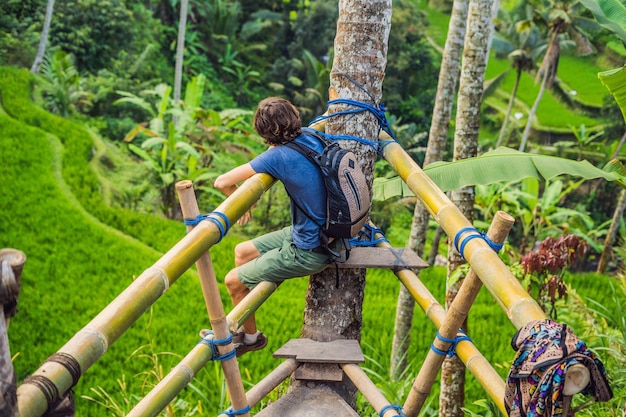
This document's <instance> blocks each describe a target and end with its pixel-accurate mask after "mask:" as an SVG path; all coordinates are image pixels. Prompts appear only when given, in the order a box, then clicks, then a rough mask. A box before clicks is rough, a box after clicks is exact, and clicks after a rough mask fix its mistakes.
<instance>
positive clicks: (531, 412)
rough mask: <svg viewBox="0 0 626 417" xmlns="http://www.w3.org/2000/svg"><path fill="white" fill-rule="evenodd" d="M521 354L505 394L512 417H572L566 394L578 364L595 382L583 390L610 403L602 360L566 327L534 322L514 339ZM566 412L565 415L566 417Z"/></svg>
mask: <svg viewBox="0 0 626 417" xmlns="http://www.w3.org/2000/svg"><path fill="white" fill-rule="evenodd" d="M511 346H512V347H513V349H514V350H516V351H517V354H516V356H515V360H514V361H513V364H512V365H511V369H510V371H509V377H508V379H507V385H506V389H505V393H504V404H505V407H506V410H507V412H508V414H509V416H510V417H537V416H542V417H550V416H551V417H570V416H573V413H572V412H571V411H569V412H568V411H567V410H570V407H569V405H570V402H571V398H572V397H571V396H564V395H563V386H564V384H565V374H566V372H567V369H568V368H569V367H570V366H571V365H574V364H582V365H584V366H585V367H587V369H588V370H589V373H590V377H591V380H590V382H589V384H588V385H587V386H586V387H585V389H583V391H582V393H583V394H585V395H593V396H594V397H595V399H596V401H608V400H610V399H611V398H612V397H613V392H612V391H611V387H610V386H609V383H608V381H607V379H606V371H605V370H604V365H603V364H602V362H600V360H599V359H598V358H597V357H596V356H595V355H594V354H593V352H591V351H590V350H588V349H587V345H586V344H585V342H583V341H582V340H580V339H578V337H576V335H575V334H574V333H573V332H572V331H571V330H570V328H569V327H567V325H565V324H559V323H556V322H553V321H551V320H537V321H532V322H530V323H528V324H526V325H525V326H524V327H522V328H521V329H520V330H519V331H518V332H517V333H516V334H515V336H513V340H512V341H511ZM564 410H565V413H567V414H565V415H564Z"/></svg>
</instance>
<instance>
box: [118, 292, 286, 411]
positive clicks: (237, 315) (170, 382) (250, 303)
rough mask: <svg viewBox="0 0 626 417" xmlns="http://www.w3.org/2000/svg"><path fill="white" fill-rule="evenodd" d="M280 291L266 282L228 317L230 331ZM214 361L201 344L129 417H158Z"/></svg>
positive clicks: (254, 403) (251, 405)
mask: <svg viewBox="0 0 626 417" xmlns="http://www.w3.org/2000/svg"><path fill="white" fill-rule="evenodd" d="M276 287H277V286H276V284H275V283H273V282H267V281H264V282H261V283H259V285H257V286H256V287H255V288H254V289H253V290H252V291H250V293H249V294H248V295H246V297H245V298H244V299H243V300H241V302H240V303H239V304H237V307H238V309H233V310H231V312H230V313H228V315H227V316H226V322H227V323H229V324H230V329H231V330H237V329H238V328H239V326H238V325H237V324H236V323H243V322H244V321H246V320H247V319H248V317H249V316H250V314H252V313H254V312H255V311H256V310H257V309H258V308H259V306H261V305H262V304H263V302H264V301H265V300H267V298H268V297H269V296H270V295H271V294H272V293H273V292H274V290H275V289H276ZM212 357H213V353H212V351H211V348H210V347H209V346H208V345H206V344H204V343H198V344H197V345H196V346H194V348H193V349H192V350H191V351H190V352H189V353H188V354H187V355H185V357H184V358H183V359H182V360H181V361H180V362H179V363H178V364H177V365H176V366H175V367H174V368H173V369H172V370H170V372H169V373H168V374H167V375H166V376H165V378H163V379H162V380H161V381H160V382H159V383H158V384H157V385H156V386H155V387H154V388H152V390H151V391H150V392H149V393H148V394H147V395H146V396H145V397H144V398H142V399H141V401H139V403H137V405H135V407H133V409H132V410H131V411H130V412H129V413H128V414H127V417H154V416H157V415H158V414H159V413H160V412H161V411H162V410H163V409H164V408H165V407H167V405H168V404H169V403H170V402H172V400H173V399H174V398H176V396H177V395H178V394H179V393H180V392H181V391H182V390H183V389H184V388H185V387H186V386H187V385H188V384H189V383H190V382H191V380H192V379H193V378H194V377H195V376H196V375H197V374H198V372H200V370H201V369H202V367H203V366H204V365H206V364H207V363H208V362H209V361H210V360H211V359H212ZM270 391H271V389H270ZM257 402H258V400H257ZM248 404H249V405H250V407H253V406H254V405H256V402H253V401H250V400H248ZM244 407H245V406H244ZM235 409H237V408H235Z"/></svg>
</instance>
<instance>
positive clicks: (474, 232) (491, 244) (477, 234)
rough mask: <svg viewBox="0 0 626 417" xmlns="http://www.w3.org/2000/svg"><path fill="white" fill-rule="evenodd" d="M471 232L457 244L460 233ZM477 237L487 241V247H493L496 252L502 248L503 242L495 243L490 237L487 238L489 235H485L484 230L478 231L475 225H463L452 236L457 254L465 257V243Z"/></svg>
mask: <svg viewBox="0 0 626 417" xmlns="http://www.w3.org/2000/svg"><path fill="white" fill-rule="evenodd" d="M468 232H471V233H472V234H470V235H468V236H465V237H464V238H463V240H461V245H460V246H459V240H460V239H461V235H462V234H463V233H468ZM477 237H479V238H481V239H483V240H484V241H485V242H487V244H488V245H489V247H490V248H491V249H493V250H494V251H496V252H500V250H501V249H502V247H503V246H504V244H502V243H495V242H494V241H492V240H491V239H489V237H488V236H487V234H486V233H485V232H480V231H479V230H478V229H476V228H475V227H464V228H462V229H461V230H459V231H458V232H457V234H456V236H454V247H455V248H456V250H457V251H458V252H459V254H460V255H461V257H462V258H463V259H465V253H464V252H465V245H467V243H468V242H469V241H470V240H472V239H476V238H477Z"/></svg>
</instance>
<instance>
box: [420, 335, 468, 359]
mask: <svg viewBox="0 0 626 417" xmlns="http://www.w3.org/2000/svg"><path fill="white" fill-rule="evenodd" d="M459 333H460V335H458V334H457V335H456V337H455V338H454V339H448V338H447V337H443V336H442V335H440V334H439V332H437V335H436V337H437V339H439V340H441V341H442V342H444V343H449V344H450V347H449V348H448V350H447V351H445V350H441V349H437V348H436V347H435V345H434V343H431V344H430V350H432V351H433V352H435V353H436V354H438V355H441V356H446V355H447V356H448V357H449V358H451V357H453V356H454V355H456V346H457V345H458V344H459V343H460V342H461V341H463V340H467V341H469V342H471V341H472V339H470V337H469V336H468V335H467V333H465V330H463V329H459Z"/></svg>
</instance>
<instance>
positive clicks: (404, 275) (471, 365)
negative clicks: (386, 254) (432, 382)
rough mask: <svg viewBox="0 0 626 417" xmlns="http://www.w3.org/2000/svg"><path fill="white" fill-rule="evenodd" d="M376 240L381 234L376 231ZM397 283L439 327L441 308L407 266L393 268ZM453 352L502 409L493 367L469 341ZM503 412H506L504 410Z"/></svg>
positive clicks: (385, 244)
mask: <svg viewBox="0 0 626 417" xmlns="http://www.w3.org/2000/svg"><path fill="white" fill-rule="evenodd" d="M375 237H376V238H377V239H378V238H381V237H383V235H382V234H380V233H377V234H376V236H375ZM377 246H379V247H383V248H391V245H390V244H389V243H388V242H385V241H383V242H380V243H379V244H378V245H377ZM394 274H395V275H396V276H397V277H398V278H399V279H400V282H402V284H403V285H404V286H405V287H406V289H407V290H408V291H409V294H411V296H412V297H413V299H415V302H416V303H417V305H419V306H420V308H421V309H422V310H423V311H424V313H426V317H428V319H430V321H432V322H433V324H434V325H435V327H436V328H437V329H439V328H440V327H441V325H442V324H443V322H444V321H445V318H446V311H445V309H444V308H443V307H442V306H441V304H439V302H438V301H437V299H436V298H435V297H434V296H433V295H432V294H431V292H430V291H429V290H428V288H426V286H425V285H424V284H423V283H422V281H420V279H419V277H418V276H417V275H416V274H415V272H413V271H412V270H410V269H401V270H398V271H394ZM456 353H457V356H458V357H459V359H461V361H463V363H464V364H465V367H466V368H467V370H468V371H470V372H471V373H472V375H474V377H475V378H476V380H477V381H478V383H479V384H480V385H481V386H482V387H483V389H484V390H485V393H486V394H487V395H488V396H489V398H491V399H492V400H493V401H494V402H495V403H496V404H497V405H498V408H499V409H501V410H505V408H504V381H503V380H502V378H501V377H500V375H499V374H498V373H497V372H496V370H495V369H493V366H491V364H490V363H489V361H488V360H487V359H486V358H485V357H484V356H483V355H482V354H481V353H480V351H479V350H478V349H477V348H476V346H475V345H474V343H473V342H471V341H468V340H462V341H461V342H459V343H458V344H457V346H456ZM505 414H506V412H505Z"/></svg>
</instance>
